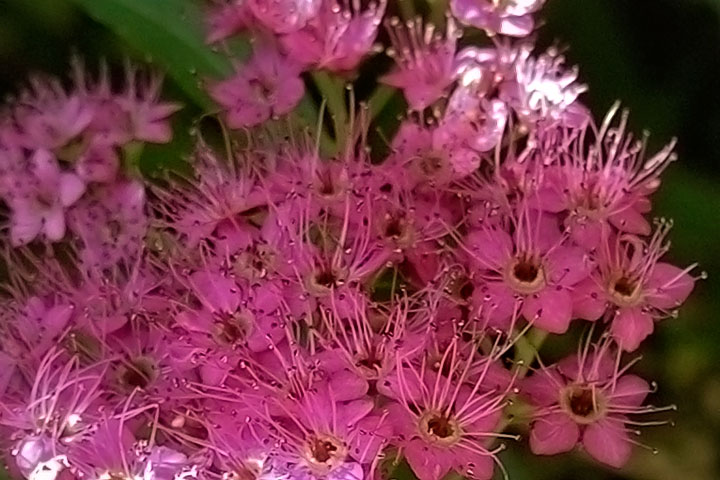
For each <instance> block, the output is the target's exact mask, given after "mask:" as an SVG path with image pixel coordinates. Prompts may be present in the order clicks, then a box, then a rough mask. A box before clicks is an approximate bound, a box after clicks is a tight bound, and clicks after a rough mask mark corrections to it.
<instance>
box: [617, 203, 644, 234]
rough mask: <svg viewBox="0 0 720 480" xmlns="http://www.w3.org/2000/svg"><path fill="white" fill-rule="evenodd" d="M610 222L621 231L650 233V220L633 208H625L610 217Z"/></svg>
mask: <svg viewBox="0 0 720 480" xmlns="http://www.w3.org/2000/svg"><path fill="white" fill-rule="evenodd" d="M610 222H611V223H612V224H613V225H615V226H616V227H617V228H618V229H619V230H622V231H623V232H629V233H634V234H636V235H650V230H651V228H650V222H648V221H647V219H646V218H645V217H644V216H643V214H642V213H640V212H638V211H637V210H635V209H634V208H626V209H624V210H623V211H622V212H620V213H616V214H615V215H612V216H611V217H610Z"/></svg>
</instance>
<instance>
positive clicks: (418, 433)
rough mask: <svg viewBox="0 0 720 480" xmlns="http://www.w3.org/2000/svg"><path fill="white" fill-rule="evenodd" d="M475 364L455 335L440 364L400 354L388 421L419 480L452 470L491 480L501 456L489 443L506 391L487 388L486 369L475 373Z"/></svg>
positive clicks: (388, 388) (390, 384)
mask: <svg viewBox="0 0 720 480" xmlns="http://www.w3.org/2000/svg"><path fill="white" fill-rule="evenodd" d="M472 362H473V357H472V355H471V356H470V358H463V357H462V356H461V355H460V350H459V341H458V339H457V337H455V338H454V340H452V341H451V343H450V345H449V346H448V348H447V349H446V350H445V351H444V353H443V355H442V356H441V358H440V359H439V361H438V362H437V363H436V364H434V365H435V367H436V368H434V369H431V368H430V365H433V363H430V362H426V361H425V360H424V359H423V361H422V362H421V363H420V365H419V366H418V365H416V364H415V363H413V362H409V361H407V360H405V361H403V359H402V358H398V361H397V363H398V367H397V370H396V373H395V376H394V378H392V379H389V380H387V381H386V382H385V384H384V385H385V386H384V389H383V392H388V393H392V398H394V399H395V402H393V403H391V404H390V406H389V407H388V408H389V410H390V415H389V417H388V419H389V421H390V422H391V424H392V426H393V428H394V431H395V435H396V436H397V439H398V442H397V444H398V446H399V447H400V448H402V451H403V452H404V454H405V458H406V459H407V461H408V463H409V464H410V467H411V468H412V470H413V472H414V473H415V475H416V476H417V477H418V478H419V479H420V480H440V479H441V478H443V477H445V475H446V474H448V473H449V472H450V471H451V470H455V471H456V472H457V473H459V474H462V475H468V476H471V477H472V478H476V479H490V478H492V475H493V470H494V463H495V462H496V461H497V459H496V458H495V453H496V452H495V451H493V450H490V449H489V447H488V445H489V443H488V442H489V439H491V438H493V437H495V436H497V434H495V433H494V429H495V428H496V426H497V424H498V422H499V420H500V416H501V411H502V409H503V407H504V405H505V393H506V392H504V391H497V390H495V389H493V388H489V389H488V388H486V386H485V378H486V377H485V373H484V372H485V371H486V370H480V371H479V374H470V373H469V372H470V370H469V368H468V367H469V365H468V364H469V363H470V364H472ZM446 374H447V376H446Z"/></svg>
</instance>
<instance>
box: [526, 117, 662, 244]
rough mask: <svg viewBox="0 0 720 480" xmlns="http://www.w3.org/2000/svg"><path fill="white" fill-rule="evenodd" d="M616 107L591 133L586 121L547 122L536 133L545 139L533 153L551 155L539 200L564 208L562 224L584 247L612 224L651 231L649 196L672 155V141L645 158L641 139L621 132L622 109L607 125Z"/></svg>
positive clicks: (624, 119)
mask: <svg viewBox="0 0 720 480" xmlns="http://www.w3.org/2000/svg"><path fill="white" fill-rule="evenodd" d="M618 107H619V106H618V105H615V106H613V108H612V109H611V110H610V111H609V112H608V114H607V116H606V117H605V120H604V122H603V124H602V125H601V126H600V128H599V130H598V131H597V133H596V134H594V135H589V133H590V132H589V131H588V127H587V126H586V127H584V128H582V129H580V130H575V129H562V128H561V129H557V128H553V127H551V128H548V129H546V130H542V131H541V132H539V135H538V136H539V144H540V145H546V146H545V147H541V148H540V149H539V152H538V154H539V155H540V156H541V157H543V158H553V159H554V161H553V162H552V163H551V164H550V166H549V168H547V169H546V170H545V171H544V172H543V174H542V175H543V178H542V179H541V183H540V188H539V189H538V206H539V207H540V208H542V209H543V210H546V211H550V212H554V213H555V212H563V211H567V212H568V216H567V218H566V219H565V225H566V226H567V228H568V229H569V230H570V233H571V235H572V237H573V239H574V240H575V241H576V242H577V243H578V244H580V245H582V246H584V247H585V248H588V249H592V248H596V247H597V246H598V245H599V244H600V240H601V239H602V238H605V236H606V234H607V233H609V232H610V231H612V230H613V229H618V230H620V231H622V232H629V233H634V234H637V235H649V234H650V223H649V222H648V220H647V219H646V218H645V215H646V214H647V212H649V211H650V200H649V198H648V196H649V195H650V194H651V193H653V192H654V191H655V190H657V188H658V187H659V186H660V174H661V173H662V171H663V170H664V169H665V168H666V167H667V166H668V165H669V164H670V162H672V161H673V160H674V159H675V158H676V156H675V154H674V153H673V148H674V146H675V142H674V141H673V142H671V143H669V144H668V145H666V146H665V147H664V148H663V149H661V150H660V151H659V152H657V153H656V154H655V155H653V156H651V157H650V158H647V159H646V158H644V154H645V147H644V142H643V141H638V140H634V139H633V137H632V136H631V135H630V134H628V133H627V132H626V127H627V112H625V113H623V114H622V115H621V117H620V120H619V123H618V124H617V125H616V126H612V121H613V118H614V117H615V115H616V113H617V110H618ZM558 147H559V148H560V149H561V150H558ZM553 152H556V153H560V154H559V155H558V154H554V153H553Z"/></svg>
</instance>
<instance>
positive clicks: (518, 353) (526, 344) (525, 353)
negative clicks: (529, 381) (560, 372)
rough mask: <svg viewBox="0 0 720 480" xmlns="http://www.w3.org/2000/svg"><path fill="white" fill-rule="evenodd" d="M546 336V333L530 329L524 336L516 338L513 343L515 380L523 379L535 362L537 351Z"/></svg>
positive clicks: (537, 329)
mask: <svg viewBox="0 0 720 480" xmlns="http://www.w3.org/2000/svg"><path fill="white" fill-rule="evenodd" d="M547 336H548V332H546V331H544V330H540V329H539V328H533V329H531V330H530V331H529V332H528V334H527V335H526V336H523V337H520V338H518V340H517V342H516V343H515V359H514V360H515V371H516V372H517V378H524V377H525V375H527V373H528V371H529V370H530V366H531V365H532V363H533V362H534V361H535V357H537V354H538V351H539V350H540V347H542V344H543V343H545V339H546V338H547Z"/></svg>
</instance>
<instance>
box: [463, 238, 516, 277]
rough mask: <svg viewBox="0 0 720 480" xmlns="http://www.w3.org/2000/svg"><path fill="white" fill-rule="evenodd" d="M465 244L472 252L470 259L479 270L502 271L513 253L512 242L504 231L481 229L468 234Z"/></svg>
mask: <svg viewBox="0 0 720 480" xmlns="http://www.w3.org/2000/svg"><path fill="white" fill-rule="evenodd" d="M466 244H467V247H468V249H469V250H470V251H471V252H472V255H471V259H472V260H473V261H474V262H475V263H476V264H477V265H478V266H480V267H481V268H486V269H489V270H499V269H502V268H503V267H504V266H505V264H506V263H507V262H508V260H509V259H510V257H511V256H512V252H513V241H512V238H511V237H510V235H509V234H508V233H507V232H505V231H504V230H500V229H496V228H483V229H481V230H475V231H473V232H470V233H469V234H468V236H467V240H466Z"/></svg>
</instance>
